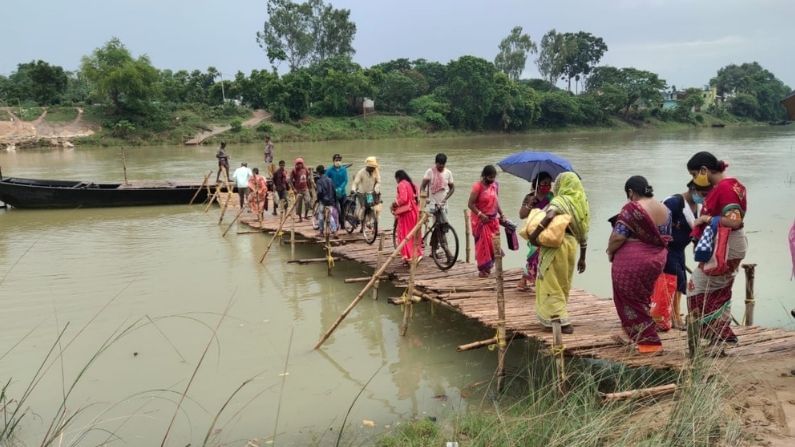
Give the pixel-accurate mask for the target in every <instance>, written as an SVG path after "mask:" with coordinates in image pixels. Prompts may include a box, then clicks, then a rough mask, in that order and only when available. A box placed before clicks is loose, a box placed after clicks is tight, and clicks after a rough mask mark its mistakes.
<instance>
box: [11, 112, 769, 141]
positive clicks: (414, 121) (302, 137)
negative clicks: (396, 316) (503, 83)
mask: <svg viewBox="0 0 795 447" xmlns="http://www.w3.org/2000/svg"><path fill="white" fill-rule="evenodd" d="M42 111H43V109H41V108H39V107H30V108H22V109H20V110H17V111H16V113H18V114H19V115H21V116H23V117H24V120H33V119H35V118H37V117H38V116H39V115H40V114H41V112H42ZM251 113H252V111H251V110H250V109H247V108H245V107H236V106H233V105H226V106H207V105H196V106H190V107H187V106H185V107H179V108H169V107H167V106H165V105H163V106H161V107H160V108H159V109H157V113H156V114H154V115H155V116H152V117H146V118H145V120H147V122H148V124H146V123H136V122H129V121H126V120H119V119H118V118H116V117H114V116H113V115H112V114H111V113H109V112H108V110H107V109H106V108H103V107H101V106H87V107H84V114H83V117H82V120H81V122H80V123H73V120H74V119H75V118H76V117H77V110H76V109H75V108H74V107H50V108H48V111H47V115H46V117H45V120H44V121H45V122H46V123H51V124H63V125H65V124H70V125H72V124H74V125H76V126H84V127H88V128H91V129H94V130H95V131H96V133H95V134H94V135H92V136H90V137H85V138H80V139H78V140H76V141H75V143H76V144H79V145H90V146H140V145H150V146H151V145H181V144H184V143H185V142H186V141H187V140H189V139H191V138H193V137H194V136H196V135H197V134H199V133H201V132H205V131H209V130H211V129H213V128H214V127H221V126H230V125H231V126H232V130H229V131H227V132H225V133H222V134H219V135H217V136H215V137H213V138H210V139H208V140H206V141H205V144H211V145H214V144H217V143H218V142H220V141H222V140H223V141H227V142H230V143H237V144H245V143H259V142H262V141H263V139H264V137H265V135H271V136H272V138H273V139H274V141H276V142H280V143H284V142H300V141H330V140H367V139H384V138H440V137H454V136H465V135H481V134H482V133H479V132H473V131H460V130H437V129H434V128H433V127H431V126H429V125H428V124H427V123H426V122H425V121H423V120H422V119H420V118H417V117H413V116H405V115H380V114H376V115H371V116H367V117H361V116H359V117H307V118H304V119H302V120H300V121H296V122H293V123H277V122H273V121H264V122H262V123H260V124H259V125H257V126H254V127H244V126H242V124H243V122H244V121H245V120H246V119H248V118H249V117H250V116H251ZM153 123H154V124H153ZM758 124H760V123H756V122H751V121H743V120H739V119H737V118H736V117H733V116H731V115H727V116H725V117H720V118H719V117H715V116H713V115H709V114H695V115H693V120H692V121H691V122H680V121H671V120H662V119H659V118H655V117H653V116H647V117H645V118H643V119H638V120H623V119H621V118H618V117H611V118H610V119H609V120H608V121H607V122H605V123H604V124H603V125H600V126H562V127H533V128H531V129H529V130H526V131H523V132H519V133H517V134H531V135H538V134H550V133H551V134H555V133H577V132H616V131H637V130H643V129H663V130H683V129H693V128H707V127H712V126H715V125H726V126H741V125H758ZM489 133H494V132H489Z"/></svg>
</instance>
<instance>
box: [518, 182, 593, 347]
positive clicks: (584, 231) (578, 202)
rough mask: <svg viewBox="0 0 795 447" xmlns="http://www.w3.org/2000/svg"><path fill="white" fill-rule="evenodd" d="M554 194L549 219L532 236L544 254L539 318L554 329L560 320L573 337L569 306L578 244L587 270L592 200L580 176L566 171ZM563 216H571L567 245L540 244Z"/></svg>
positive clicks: (540, 269)
mask: <svg viewBox="0 0 795 447" xmlns="http://www.w3.org/2000/svg"><path fill="white" fill-rule="evenodd" d="M552 194H553V196H554V197H553V198H552V201H551V202H550V203H549V206H548V207H547V210H546V216H545V217H544V219H543V220H542V221H541V223H540V224H539V225H538V227H537V228H536V229H535V231H533V233H532V234H530V237H529V240H530V243H532V244H533V245H536V246H538V247H540V248H539V250H540V253H541V254H540V262H539V266H538V277H537V279H536V315H537V316H538V320H539V321H540V322H541V324H542V325H543V326H545V327H548V328H549V327H551V326H552V320H553V319H555V318H557V319H560V322H561V326H562V330H563V332H564V333H566V334H571V333H573V332H574V328H572V326H571V321H569V313H568V310H567V309H566V303H568V300H569V290H571V279H572V276H573V275H574V265H575V256H576V253H577V246H578V245H579V247H580V260H579V261H578V262H577V263H576V265H577V271H578V272H580V273H582V272H584V271H585V250H586V247H587V246H588V245H587V241H588V228H589V226H590V223H591V217H590V213H589V209H588V208H589V207H588V198H587V197H586V195H585V189H584V188H583V186H582V182H580V178H579V177H578V176H577V174H575V173H573V172H564V173H562V174H560V175H558V177H557V178H556V179H555V184H554V186H553V187H552ZM560 214H568V215H569V216H571V223H570V224H569V226H568V228H567V229H566V236H565V237H564V239H563V243H562V244H561V245H560V247H554V248H553V247H544V246H543V245H541V244H539V243H538V235H539V234H540V233H541V231H543V230H544V228H545V227H546V226H547V225H549V223H550V222H552V219H554V218H555V216H557V215H560Z"/></svg>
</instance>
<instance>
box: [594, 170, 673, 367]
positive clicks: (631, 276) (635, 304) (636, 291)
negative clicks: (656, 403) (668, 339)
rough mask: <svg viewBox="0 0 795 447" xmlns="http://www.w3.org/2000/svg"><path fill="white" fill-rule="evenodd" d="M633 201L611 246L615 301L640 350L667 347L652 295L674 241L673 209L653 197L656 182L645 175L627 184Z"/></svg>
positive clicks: (619, 221)
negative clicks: (659, 330)
mask: <svg viewBox="0 0 795 447" xmlns="http://www.w3.org/2000/svg"><path fill="white" fill-rule="evenodd" d="M624 192H625V193H626V194H627V199H629V202H628V203H627V204H626V205H624V207H623V208H621V212H620V213H619V214H618V216H617V219H616V223H615V226H614V228H613V233H612V234H611V235H610V240H609V242H608V244H607V256H608V258H609V259H610V261H611V262H612V263H613V268H612V277H613V302H614V303H615V305H616V312H617V313H618V317H619V319H620V320H621V326H622V328H623V329H624V332H625V333H626V335H627V337H629V342H630V343H634V344H635V345H636V346H637V350H638V352H640V353H642V354H645V353H655V352H659V351H662V342H661V341H660V337H659V336H658V335H657V329H656V328H655V324H654V320H653V319H652V317H651V314H650V313H649V312H650V306H651V294H652V291H653V290H654V283H655V281H656V280H657V277H659V276H660V274H661V273H662V271H663V267H664V266H665V261H666V258H667V256H668V250H667V249H666V246H667V245H668V241H670V239H671V213H670V211H669V210H668V208H667V207H666V206H665V205H663V204H662V203H660V202H658V201H657V200H654V199H653V198H652V197H653V196H654V192H653V189H652V187H651V185H649V183H648V182H647V181H646V179H645V178H644V177H642V176H639V175H636V176H633V177H630V178H629V180H627V182H626V184H625V185H624Z"/></svg>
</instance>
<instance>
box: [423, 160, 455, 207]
mask: <svg viewBox="0 0 795 447" xmlns="http://www.w3.org/2000/svg"><path fill="white" fill-rule="evenodd" d="M446 165H447V155H445V154H441V153H440V154H436V164H435V165H434V166H433V167H431V168H428V170H427V171H425V175H424V176H423V177H422V184H421V185H420V191H426V188H427V191H428V207H429V208H430V211H434V210H435V209H436V207H437V206H438V207H439V208H440V209H441V211H442V214H441V216H440V217H441V218H443V219H444V222H447V199H449V198H450V196H452V195H453V192H454V191H455V185H454V184H453V173H452V172H450V170H449V169H447V168H446V167H445V166H446Z"/></svg>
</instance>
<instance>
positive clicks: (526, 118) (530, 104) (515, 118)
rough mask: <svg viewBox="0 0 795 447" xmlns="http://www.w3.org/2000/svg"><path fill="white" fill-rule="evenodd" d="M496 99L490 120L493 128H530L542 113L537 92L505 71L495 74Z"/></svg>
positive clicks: (509, 129)
mask: <svg viewBox="0 0 795 447" xmlns="http://www.w3.org/2000/svg"><path fill="white" fill-rule="evenodd" d="M494 84H495V87H494V90H495V95H494V101H493V102H492V106H491V113H490V116H489V121H490V122H491V125H492V127H493V128H496V129H499V130H502V131H505V132H507V131H517V130H526V129H528V128H529V127H530V126H531V125H532V124H533V123H534V122H535V121H536V120H537V119H538V117H539V115H540V114H541V108H540V105H539V98H538V95H537V94H536V92H535V91H534V90H533V89H531V88H529V87H527V86H525V85H524V84H520V83H518V82H516V81H513V80H511V79H509V78H508V76H507V75H506V74H504V73H496V74H495V76H494Z"/></svg>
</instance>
